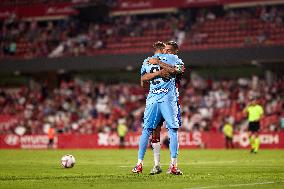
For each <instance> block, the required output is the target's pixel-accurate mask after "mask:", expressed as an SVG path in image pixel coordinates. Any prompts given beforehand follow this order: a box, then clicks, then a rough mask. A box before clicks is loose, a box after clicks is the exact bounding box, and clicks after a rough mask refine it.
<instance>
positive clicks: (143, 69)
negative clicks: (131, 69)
mask: <svg viewBox="0 0 284 189" xmlns="http://www.w3.org/2000/svg"><path fill="white" fill-rule="evenodd" d="M148 59H149V58H146V59H145V60H144V61H143V64H142V66H141V70H140V75H141V76H143V75H144V74H145V73H146V64H147V61H148Z"/></svg>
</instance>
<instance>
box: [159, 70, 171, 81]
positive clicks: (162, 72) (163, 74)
mask: <svg viewBox="0 0 284 189" xmlns="http://www.w3.org/2000/svg"><path fill="white" fill-rule="evenodd" d="M160 76H161V77H163V78H165V79H169V78H170V77H171V74H170V73H169V72H168V71H167V70H166V69H162V70H160Z"/></svg>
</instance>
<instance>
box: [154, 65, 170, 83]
mask: <svg viewBox="0 0 284 189" xmlns="http://www.w3.org/2000/svg"><path fill="white" fill-rule="evenodd" d="M157 71H160V68H159V67H157V66H156V67H152V68H151V70H150V73H154V72H157ZM158 78H160V77H157V78H154V79H153V80H152V84H153V85H157V84H159V83H160V81H159V80H156V79H158ZM162 80H163V81H164V82H167V81H169V79H165V78H162Z"/></svg>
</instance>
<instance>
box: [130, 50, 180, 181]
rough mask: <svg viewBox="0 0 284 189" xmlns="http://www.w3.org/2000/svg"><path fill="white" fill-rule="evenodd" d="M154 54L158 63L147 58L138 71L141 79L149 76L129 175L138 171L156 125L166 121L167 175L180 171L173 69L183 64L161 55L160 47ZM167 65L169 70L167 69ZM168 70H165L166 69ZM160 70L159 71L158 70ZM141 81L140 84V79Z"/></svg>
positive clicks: (178, 119) (177, 108)
mask: <svg viewBox="0 0 284 189" xmlns="http://www.w3.org/2000/svg"><path fill="white" fill-rule="evenodd" d="M156 47H159V48H155V46H154V48H155V55H154V56H152V58H158V59H161V60H162V61H163V62H164V63H163V62H161V61H159V64H161V66H160V65H159V64H150V63H149V62H148V61H149V58H147V59H145V60H144V62H143V65H142V68H141V77H142V78H143V75H144V74H146V73H152V74H151V75H148V76H147V77H148V79H151V78H149V77H153V79H152V80H151V81H150V90H149V93H148V96H147V100H146V108H145V112H144V124H143V130H142V134H141V137H140V142H139V151H138V162H137V165H136V166H135V168H134V169H133V170H132V172H133V173H140V172H142V165H143V159H144V155H145V152H146V149H147V145H148V139H149V137H150V135H151V134H152V132H153V130H154V129H156V127H157V125H158V123H160V122H161V121H162V120H163V119H164V120H165V121H166V127H167V130H168V134H169V138H170V141H171V142H170V151H171V165H170V168H169V171H168V173H170V174H175V175H179V174H182V172H181V171H180V170H179V169H178V168H177V155H178V128H179V127H180V124H181V119H180V109H179V104H178V94H177V90H176V86H175V85H176V84H175V82H176V76H175V74H176V73H178V71H176V69H175V68H174V66H176V65H177V64H183V63H182V62H181V60H180V59H179V58H178V57H177V56H176V55H169V54H162V52H163V48H162V47H161V46H156ZM169 65H170V66H171V67H169ZM167 67H168V68H167ZM162 68H163V69H162ZM164 70H165V71H164ZM164 72H168V73H169V74H170V77H169V78H167V77H163V73H164ZM142 78H141V84H142V81H143V79H142Z"/></svg>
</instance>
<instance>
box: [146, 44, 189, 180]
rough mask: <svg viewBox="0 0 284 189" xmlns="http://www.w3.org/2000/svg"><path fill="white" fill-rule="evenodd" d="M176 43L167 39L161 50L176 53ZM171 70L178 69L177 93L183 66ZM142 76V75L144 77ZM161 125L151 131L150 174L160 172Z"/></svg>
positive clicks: (153, 61) (165, 52)
mask: <svg viewBox="0 0 284 189" xmlns="http://www.w3.org/2000/svg"><path fill="white" fill-rule="evenodd" d="M178 49H179V48H178V45H177V43H176V42H174V41H169V42H167V43H166V44H165V48H164V50H163V52H164V54H174V55H176V54H177V53H178ZM149 62H150V63H152V64H158V65H160V66H161V67H163V66H165V65H164V64H165V63H163V62H161V61H159V60H158V59H156V58H151V59H149ZM170 69H171V72H172V73H173V72H174V71H173V69H178V70H176V71H178V73H177V74H176V87H177V93H178V88H179V82H180V79H181V78H182V74H183V73H184V66H182V67H177V68H175V67H171V68H170ZM148 74H149V73H147V74H145V75H144V76H147V75H148ZM144 76H143V77H144ZM143 77H142V78H141V80H142V81H144V82H146V81H148V80H146V79H145V78H143ZM162 125H163V122H161V123H159V124H158V126H157V128H156V129H154V130H153V133H152V138H151V140H150V141H151V146H152V149H153V154H154V167H153V169H152V170H151V172H150V174H152V175H154V174H159V173H161V172H162V169H161V166H160V150H161V143H160V132H161V127H162Z"/></svg>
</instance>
